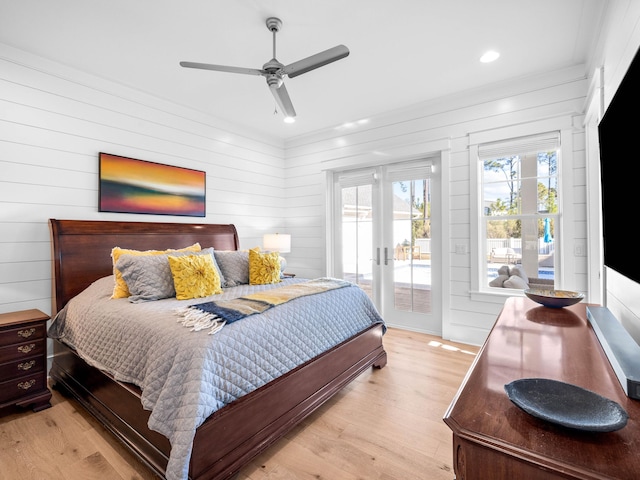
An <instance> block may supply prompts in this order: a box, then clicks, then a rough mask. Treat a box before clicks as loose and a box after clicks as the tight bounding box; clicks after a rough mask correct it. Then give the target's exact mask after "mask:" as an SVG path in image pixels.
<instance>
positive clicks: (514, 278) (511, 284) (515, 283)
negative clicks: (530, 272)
mask: <svg viewBox="0 0 640 480" xmlns="http://www.w3.org/2000/svg"><path fill="white" fill-rule="evenodd" d="M502 286H503V287H504V288H518V289H521V290H524V289H525V288H529V284H528V283H527V282H525V281H524V280H523V279H522V277H519V276H518V275H511V276H510V277H509V278H508V279H507V280H505V281H504V283H503V284H502Z"/></svg>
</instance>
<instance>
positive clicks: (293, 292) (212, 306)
mask: <svg viewBox="0 0 640 480" xmlns="http://www.w3.org/2000/svg"><path fill="white" fill-rule="evenodd" d="M350 285H352V283H350V282H347V281H345V280H340V279H336V278H316V279H314V280H308V281H306V282H303V283H296V284H293V285H286V286H284V287H280V288H274V289H273V290H266V291H264V292H257V293H252V294H249V295H245V296H242V297H238V298H234V299H231V300H224V301H219V302H205V303H200V304H197V305H190V306H188V307H184V308H181V309H178V310H177V313H178V315H179V316H180V317H181V318H180V319H179V320H178V321H179V322H181V323H182V324H183V325H184V326H185V327H190V328H191V330H193V331H200V330H204V329H207V328H208V329H209V335H212V334H215V333H217V332H218V331H220V329H222V327H224V326H225V325H226V324H228V323H232V322H235V321H237V320H241V319H243V318H245V317H247V316H249V315H255V314H257V313H262V312H264V311H266V310H268V309H270V308H273V307H275V306H276V305H281V304H283V303H286V302H289V301H291V300H293V299H294V298H299V297H304V296H307V295H315V294H317V293H322V292H326V291H328V290H334V289H336V288H342V287H347V286H350Z"/></svg>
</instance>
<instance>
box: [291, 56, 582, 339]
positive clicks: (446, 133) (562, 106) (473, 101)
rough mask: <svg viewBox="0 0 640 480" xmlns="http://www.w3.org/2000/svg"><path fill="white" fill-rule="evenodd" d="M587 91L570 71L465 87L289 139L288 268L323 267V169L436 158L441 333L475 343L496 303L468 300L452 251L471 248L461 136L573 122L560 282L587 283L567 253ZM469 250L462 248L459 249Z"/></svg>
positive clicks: (464, 274) (465, 275) (576, 234)
mask: <svg viewBox="0 0 640 480" xmlns="http://www.w3.org/2000/svg"><path fill="white" fill-rule="evenodd" d="M586 91H587V80H586V78H585V75H584V69H583V68H581V67H576V68H572V69H567V70H563V71H559V72H554V73H552V74H547V75H541V76H538V77H532V78H527V79H522V80H520V81H517V82H511V83H509V84H505V85H499V86H496V87H495V88H491V89H485V90H482V91H474V92H466V93H463V94H460V95H457V96H454V97H450V98H445V99H440V100H439V101H437V102H432V103H429V104H425V105H417V106H416V107H415V108H412V109H407V110H403V111H399V112H394V113H392V114H389V115H386V116H380V117H377V118H375V119H363V120H365V121H363V122H361V123H356V124H354V125H352V126H350V127H344V128H342V129H340V128H337V129H335V130H331V131H326V132H321V133H318V134H316V135H311V136H306V137H300V138H296V139H294V140H292V141H289V142H287V144H286V147H285V157H286V161H285V166H286V168H285V176H286V197H287V205H288V206H287V209H286V222H287V230H288V231H289V232H291V233H292V234H293V235H294V238H296V239H297V241H298V242H299V243H301V244H303V245H304V247H301V248H298V249H296V250H295V251H294V252H292V253H291V254H290V256H289V259H288V260H289V264H290V265H291V266H292V270H299V271H300V272H302V273H303V274H305V275H314V274H315V273H317V272H318V273H319V272H321V271H322V268H323V265H324V251H325V242H324V228H325V227H326V225H325V220H326V218H325V217H326V215H325V214H326V212H325V202H324V191H323V189H321V188H319V186H318V185H319V183H320V182H321V181H322V180H323V178H324V176H323V171H324V170H325V169H332V168H335V169H339V168H351V167H358V166H364V165H368V164H379V163H385V162H395V161H399V160H403V159H409V158H420V157H424V156H430V155H433V154H436V155H441V159H442V162H443V164H442V165H441V168H442V170H441V171H440V173H439V174H437V175H436V178H437V179H439V181H441V182H442V185H441V189H442V198H440V199H438V201H439V205H440V208H442V212H441V217H442V219H443V222H442V226H441V234H442V236H443V242H442V243H443V245H445V251H444V252H443V256H444V258H443V278H442V279H441V281H442V286H443V288H442V289H441V291H442V292H443V294H442V295H443V297H442V299H441V300H442V304H443V319H442V322H443V335H444V336H445V337H446V338H450V339H454V340H461V341H465V342H469V343H475V344H480V343H482V342H483V341H484V339H485V338H486V335H487V334H488V332H489V329H490V328H491V326H492V325H493V322H494V321H495V319H496V315H497V314H498V313H499V311H500V308H501V306H502V304H503V302H504V297H497V298H492V299H490V300H489V301H477V300H472V298H471V295H470V289H471V277H470V276H471V258H470V255H469V254H462V255H460V254H455V245H460V244H462V245H467V246H470V245H471V242H472V239H471V229H470V223H471V217H472V216H473V215H475V211H472V210H471V209H470V205H471V199H470V195H469V192H470V188H471V184H470V182H471V179H470V175H469V164H470V161H471V160H470V155H469V149H468V136H469V134H470V133H474V132H480V131H484V130H489V129H495V128H502V127H507V126H512V125H519V124H523V123H529V122H534V121H542V120H547V119H553V118H563V119H564V123H568V124H569V125H573V126H574V128H573V129H572V130H573V131H572V134H570V137H571V142H570V143H571V144H572V148H571V149H570V150H571V155H570V158H568V159H566V162H567V164H568V165H571V168H570V169H569V171H567V172H566V173H565V175H568V176H570V177H571V178H570V179H569V184H570V185H571V186H570V188H569V192H567V194H568V197H569V198H571V204H570V205H566V206H565V210H564V221H565V228H564V233H565V246H566V248H567V249H566V251H565V260H566V262H565V265H564V274H565V276H564V287H565V288H572V289H575V290H581V291H584V290H585V289H586V285H587V282H586V257H575V256H574V255H573V253H574V250H573V244H574V242H575V241H580V242H584V243H586V221H585V212H586V206H585V173H584V172H585V161H584V132H583V130H582V127H581V125H582V120H581V119H582V111H583V105H584V102H585V96H586ZM469 250H470V249H469V248H467V251H469Z"/></svg>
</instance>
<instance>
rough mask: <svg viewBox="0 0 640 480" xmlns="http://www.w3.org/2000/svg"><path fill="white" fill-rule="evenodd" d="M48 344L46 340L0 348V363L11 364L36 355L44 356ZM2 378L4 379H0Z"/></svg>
mask: <svg viewBox="0 0 640 480" xmlns="http://www.w3.org/2000/svg"><path fill="white" fill-rule="evenodd" d="M46 346H47V344H46V341H45V340H44V339H37V340H33V341H30V342H24V343H16V344H14V345H8V346H6V347H2V348H0V363H5V362H10V361H12V360H18V359H23V358H28V357H33V356H35V355H42V354H43V353H44V351H45V348H46ZM0 378H2V377H0Z"/></svg>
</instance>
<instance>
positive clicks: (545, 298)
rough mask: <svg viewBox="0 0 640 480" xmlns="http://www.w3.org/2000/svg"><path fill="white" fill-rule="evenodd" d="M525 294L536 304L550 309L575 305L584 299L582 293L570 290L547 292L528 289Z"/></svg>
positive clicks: (538, 289)
mask: <svg viewBox="0 0 640 480" xmlns="http://www.w3.org/2000/svg"><path fill="white" fill-rule="evenodd" d="M524 294H525V295H526V296H527V297H529V298H530V299H531V300H533V301H534V302H537V303H539V304H540V305H544V306H545V307H550V308H562V307H568V306H569V305H574V304H576V303H578V302H580V301H581V300H582V299H584V295H583V294H582V293H580V292H572V291H569V290H545V289H541V288H528V289H527V290H525V291H524Z"/></svg>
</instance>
